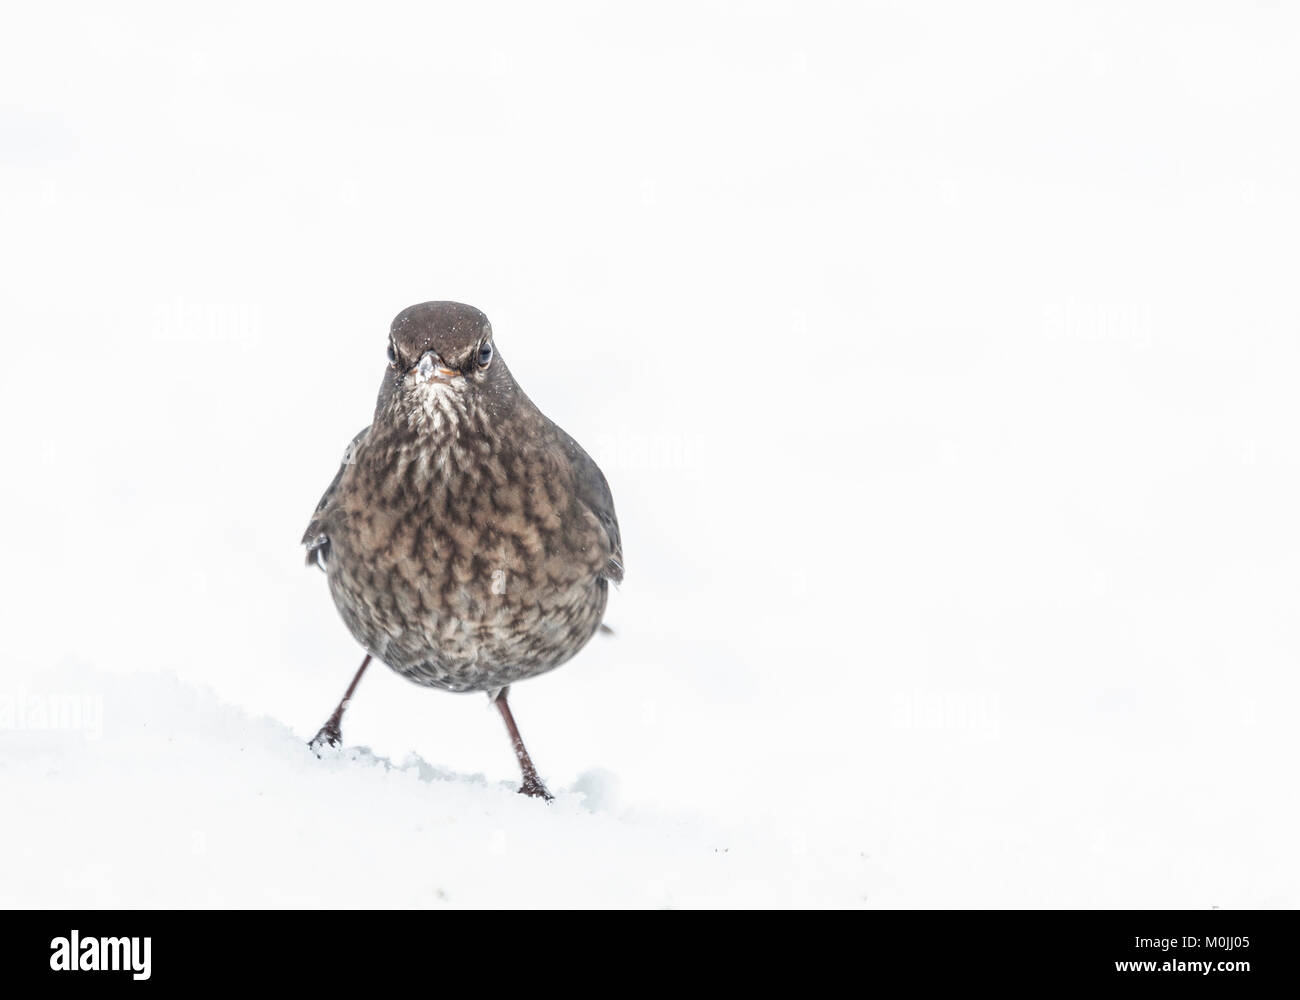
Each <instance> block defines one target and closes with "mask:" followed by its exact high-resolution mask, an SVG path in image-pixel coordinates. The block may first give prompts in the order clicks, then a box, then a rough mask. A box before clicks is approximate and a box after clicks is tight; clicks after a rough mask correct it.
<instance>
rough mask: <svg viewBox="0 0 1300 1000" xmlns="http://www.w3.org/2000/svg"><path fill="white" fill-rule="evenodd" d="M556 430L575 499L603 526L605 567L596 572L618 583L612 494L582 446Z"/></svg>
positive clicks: (619, 554)
mask: <svg viewBox="0 0 1300 1000" xmlns="http://www.w3.org/2000/svg"><path fill="white" fill-rule="evenodd" d="M556 430H557V431H559V441H560V446H561V448H563V450H564V452H565V457H566V458H567V459H568V460H569V463H570V465H571V467H572V468H573V474H574V485H575V487H576V489H577V493H578V499H579V500H580V501H581V502H582V504H583V505H584V506H585V507H586V508H587V509H588V510H589V511H591V513H592V515H593V516H594V517H595V518H596V520H597V521H598V522H599V523H600V526H601V527H602V528H603V529H605V537H606V541H607V545H606V549H605V566H604V569H603V570H602V571H601V574H600V575H601V576H603V577H604V578H605V579H607V580H609V581H611V582H612V583H622V582H623V538H622V536H621V535H620V534H619V531H618V515H616V514H615V513H614V497H613V494H611V493H610V492H609V483H608V482H606V481H605V474H604V473H603V472H601V471H600V466H598V465H597V464H596V463H595V461H594V460H593V459H592V457H591V456H590V455H588V454H587V453H586V451H584V450H583V448H582V445H580V444H578V442H577V441H575V440H573V438H571V437H569V435H568V434H566V433H565V432H564V431H563V430H562V429H561V428H559V427H557V428H556Z"/></svg>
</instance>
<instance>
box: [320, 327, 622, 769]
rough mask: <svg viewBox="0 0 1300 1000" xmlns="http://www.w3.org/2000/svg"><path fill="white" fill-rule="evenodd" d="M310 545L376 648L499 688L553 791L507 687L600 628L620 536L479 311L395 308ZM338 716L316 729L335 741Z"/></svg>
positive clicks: (589, 473) (459, 681)
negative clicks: (359, 423)
mask: <svg viewBox="0 0 1300 1000" xmlns="http://www.w3.org/2000/svg"><path fill="white" fill-rule="evenodd" d="M303 543H304V544H305V545H306V546H307V553H308V556H307V557H308V561H309V562H311V563H316V564H318V565H320V567H321V568H322V569H324V570H325V573H326V575H327V577H328V579H329V586H330V593H331V594H332V595H333V597H334V603H335V605H336V606H337V608H338V610H339V613H340V615H342V617H343V620H344V622H345V623H346V624H347V626H348V628H349V630H350V631H351V632H352V634H353V635H354V636H355V637H356V639H357V641H358V642H360V643H361V645H362V646H363V647H365V649H366V650H367V652H368V653H370V654H373V655H374V656H375V657H376V658H377V659H380V660H382V661H384V662H385V663H387V664H388V665H389V666H390V667H392V668H393V669H394V670H396V671H397V672H398V673H400V674H402V675H403V676H405V677H407V678H408V679H410V680H412V681H415V682H416V683H418V684H424V685H428V686H431V687H439V688H444V689H446V690H449V691H486V692H488V694H489V696H490V697H492V698H493V699H494V700H495V701H496V702H497V704H498V707H499V708H500V709H501V711H502V714H503V716H505V718H506V721H507V725H508V726H510V728H511V731H512V739H514V740H515V743H516V752H517V753H518V754H519V755H520V763H521V765H524V771H525V788H524V789H523V790H524V791H528V792H530V793H531V794H545V790H544V789H543V788H541V786H540V782H539V781H536V780H535V779H536V774H535V772H534V773H533V774H532V778H533V779H534V783H535V784H536V786H537V787H536V788H530V787H529V780H528V779H529V771H530V770H531V762H528V761H527V753H526V751H524V750H523V743H522V740H519V739H518V738H517V730H515V729H514V726H513V719H511V718H510V716H509V708H508V706H507V704H506V701H505V692H506V689H508V687H509V685H510V684H512V683H514V682H515V681H519V680H523V679H525V678H528V677H533V676H536V675H537V674H540V673H544V672H545V671H547V670H551V669H553V668H555V667H557V666H559V665H560V664H562V663H564V662H566V661H567V660H569V659H570V658H571V657H573V655H574V654H575V653H577V652H578V650H580V649H581V648H582V647H583V646H584V645H586V643H587V641H588V640H589V639H590V638H591V637H592V635H594V634H595V632H596V631H597V629H598V628H599V627H600V623H601V618H602V616H603V615H604V611H605V602H606V598H607V596H608V587H609V584H610V582H615V583H617V582H619V581H620V580H622V578H623V551H622V542H621V540H620V537H619V529H618V519H617V517H616V516H615V514H614V502H613V498H612V497H611V495H610V491H609V486H608V484H607V483H606V481H605V477H604V475H602V474H601V471H600V469H599V468H597V466H596V463H595V462H594V461H592V459H591V457H590V456H589V455H587V453H586V452H585V451H583V450H582V448H581V447H580V446H579V445H578V443H577V442H576V441H574V440H573V438H571V437H569V435H568V434H566V433H565V432H564V431H563V430H561V429H560V428H559V427H557V426H556V425H555V424H553V423H552V422H551V421H550V420H548V419H547V418H546V416H545V415H544V414H543V413H542V412H541V411H540V410H539V409H538V408H537V407H536V406H535V405H533V402H532V401H531V400H530V399H529V398H528V397H527V396H526V395H525V394H524V392H523V390H522V389H520V388H519V386H518V385H517V384H516V383H515V380H514V378H513V377H512V376H511V374H510V370H509V369H508V368H507V367H506V364H505V362H504V360H503V359H502V358H501V356H500V354H499V353H498V352H497V350H496V347H495V343H494V341H493V337H492V327H491V325H490V324H489V323H488V320H487V317H486V316H484V315H483V314H482V313H481V312H479V311H478V310H477V309H474V308H473V307H472V306H466V305H461V304H459V303H455V302H426V303H424V304H422V305H418V306H412V307H411V308H409V309H406V310H404V311H403V312H402V313H400V314H399V315H398V316H397V318H396V319H395V320H394V321H393V324H392V330H391V334H390V340H389V366H388V369H387V370H386V371H385V373H384V380H383V383H382V384H381V386H380V390H379V400H378V403H377V405H376V407H375V415H374V420H373V422H372V423H371V425H370V426H369V427H368V428H366V429H365V430H363V431H362V432H361V433H360V434H358V435H357V436H356V437H355V438H354V439H353V441H352V444H351V445H350V446H349V447H348V450H347V452H346V453H345V455H344V460H343V464H342V466H341V467H340V469H339V472H338V475H336V476H335V477H334V481H333V482H332V483H331V484H330V486H329V489H327V490H326V492H325V495H324V497H322V498H321V502H320V504H319V505H318V507H317V508H316V512H315V514H314V516H313V517H312V520H311V523H310V524H309V525H308V526H307V531H306V533H305V535H304V536H303ZM364 669H365V664H363V666H362V670H363V671H364ZM359 677H360V672H358V679H359ZM354 686H355V682H354ZM350 694H351V689H349V695H350ZM346 700H347V699H346V698H345V701H344V704H343V705H340V711H339V712H338V713H336V715H337V716H340V717H341V715H342V708H343V707H345V705H346ZM331 721H332V722H333V723H334V725H333V728H332V729H331V726H330V724H328V723H327V725H326V727H325V729H322V731H321V733H320V734H318V737H317V740H318V741H324V742H331V743H334V742H337V741H338V739H339V733H338V719H337V718H335V719H333V720H331Z"/></svg>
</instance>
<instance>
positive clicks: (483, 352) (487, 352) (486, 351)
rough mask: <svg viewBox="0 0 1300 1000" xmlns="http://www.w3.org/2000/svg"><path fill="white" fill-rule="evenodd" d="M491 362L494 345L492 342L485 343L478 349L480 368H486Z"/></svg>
mask: <svg viewBox="0 0 1300 1000" xmlns="http://www.w3.org/2000/svg"><path fill="white" fill-rule="evenodd" d="M491 363H492V345H491V344H490V343H485V344H484V345H483V346H482V347H480V348H479V349H478V366H479V367H480V368H486V367H487V366H488V365H490V364H491Z"/></svg>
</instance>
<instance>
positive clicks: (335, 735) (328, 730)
mask: <svg viewBox="0 0 1300 1000" xmlns="http://www.w3.org/2000/svg"><path fill="white" fill-rule="evenodd" d="M307 745H308V746H309V747H311V749H312V752H313V753H315V754H316V756H317V757H319V756H320V755H321V751H323V750H325V749H326V748H327V747H328V748H329V749H330V750H337V749H338V748H339V747H341V746H342V745H343V730H342V729H340V728H339V725H338V723H336V722H335V721H334V720H333V719H331V720H330V721H329V722H327V723H325V725H323V726H321V727H320V732H319V733H317V734H316V735H315V736H313V737H312V738H311V742H310V743H308V744H307Z"/></svg>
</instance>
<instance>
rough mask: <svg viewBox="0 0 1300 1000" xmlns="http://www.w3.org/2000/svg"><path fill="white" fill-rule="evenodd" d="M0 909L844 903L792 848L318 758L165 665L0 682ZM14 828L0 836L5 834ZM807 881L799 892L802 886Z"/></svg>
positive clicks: (692, 825) (582, 785) (578, 798)
mask: <svg viewBox="0 0 1300 1000" xmlns="http://www.w3.org/2000/svg"><path fill="white" fill-rule="evenodd" d="M3 711H4V713H5V719H4V722H5V725H4V726H3V727H0V730H2V731H0V781H2V782H3V784H4V787H5V788H6V792H7V796H6V797H7V802H6V807H7V810H8V813H9V815H10V816H11V817H15V818H17V817H26V820H25V822H24V823H22V824H12V825H11V829H10V831H9V833H8V834H7V835H6V840H7V843H6V854H7V856H8V857H9V859H10V862H11V863H10V865H9V875H8V876H7V877H6V879H5V880H4V885H3V887H2V888H0V903H2V904H3V905H4V906H6V907H41V908H46V907H48V908H57V907H96V908H97V907H185V908H203V907H316V906H340V907H431V906H432V907H437V906H448V907H494V906H523V907H530V906H531V907H541V906H620V907H626V906H632V907H672V906H706V905H799V904H803V903H809V902H812V901H813V900H814V899H818V900H820V901H821V902H822V903H827V902H830V903H832V904H839V905H852V904H853V903H854V902H855V901H860V899H861V894H860V891H859V890H858V889H857V887H855V886H854V885H852V884H850V883H848V882H846V883H844V884H843V885H842V886H841V888H840V891H839V892H837V893H836V894H835V895H834V896H833V897H831V898H830V899H827V898H826V897H825V895H824V891H825V886H818V887H817V888H816V889H815V890H814V888H813V886H812V885H810V884H809V883H808V882H807V881H801V880H799V879H788V878H787V877H786V874H787V873H788V872H789V871H790V867H791V859H792V849H791V845H789V844H787V843H781V842H779V841H773V842H771V843H763V842H762V841H761V840H758V841H756V840H755V838H754V837H753V835H752V834H747V835H746V836H745V838H744V840H743V841H738V840H736V839H734V838H731V837H728V836H727V835H726V834H725V833H724V832H722V831H709V830H708V829H707V825H701V823H700V822H699V821H698V820H690V821H688V820H685V819H683V820H676V821H675V820H672V819H667V818H662V817H658V818H648V817H644V816H636V815H634V814H631V813H615V812H612V811H609V810H610V807H611V803H612V801H613V798H614V788H615V785H616V781H615V778H614V776H613V775H611V774H608V773H604V772H599V771H593V772H589V773H587V774H585V775H583V776H581V777H580V778H579V779H578V781H577V782H576V783H575V786H574V787H573V788H570V789H559V788H556V789H552V790H553V791H555V792H556V801H555V802H553V803H550V804H549V805H548V804H546V803H542V802H539V801H535V800H531V799H526V798H523V797H522V796H520V795H518V794H517V793H516V791H515V786H514V785H511V784H507V783H493V782H489V781H487V780H486V779H485V778H484V777H482V776H481V775H465V774H456V773H453V772H451V771H448V770H445V769H443V768H440V767H438V766H436V765H434V764H431V763H429V762H428V761H425V760H423V759H421V758H420V757H418V756H414V755H412V756H410V757H408V758H406V759H405V760H402V761H393V760H390V759H387V758H385V757H382V756H379V755H376V754H374V753H372V752H371V751H369V750H368V749H366V748H359V747H345V748H344V749H341V750H338V751H334V752H327V753H326V754H325V755H324V756H323V757H322V758H319V759H318V758H317V757H316V756H315V755H314V754H313V753H312V752H311V751H310V750H309V749H308V748H307V747H306V746H305V745H304V743H303V741H302V739H301V738H300V737H299V736H298V735H295V734H294V733H293V732H292V731H291V730H290V729H289V728H288V727H287V726H285V725H283V724H281V723H279V722H276V721H274V720H272V719H268V718H253V717H250V716H249V715H247V714H245V713H244V712H242V711H240V710H238V709H235V708H232V707H230V706H227V705H224V704H222V703H221V702H220V701H219V700H218V699H217V698H216V696H215V695H213V694H212V693H210V692H208V691H205V690H200V689H197V688H194V687H191V686H189V685H187V684H184V683H182V682H180V681H179V680H177V679H176V678H174V677H171V676H167V675H158V674H149V675H137V676H131V677H119V676H113V675H108V674H99V673H91V672H88V671H79V670H63V671H58V672H57V673H56V675H52V676H51V675H47V676H46V677H44V678H43V679H42V680H41V681H40V682H39V683H34V684H31V685H30V686H29V687H28V688H26V689H24V690H19V691H17V692H12V693H10V694H9V695H7V696H6V699H5V705H4V709H3ZM8 841H12V842H8ZM814 892H815V895H808V893H814Z"/></svg>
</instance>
